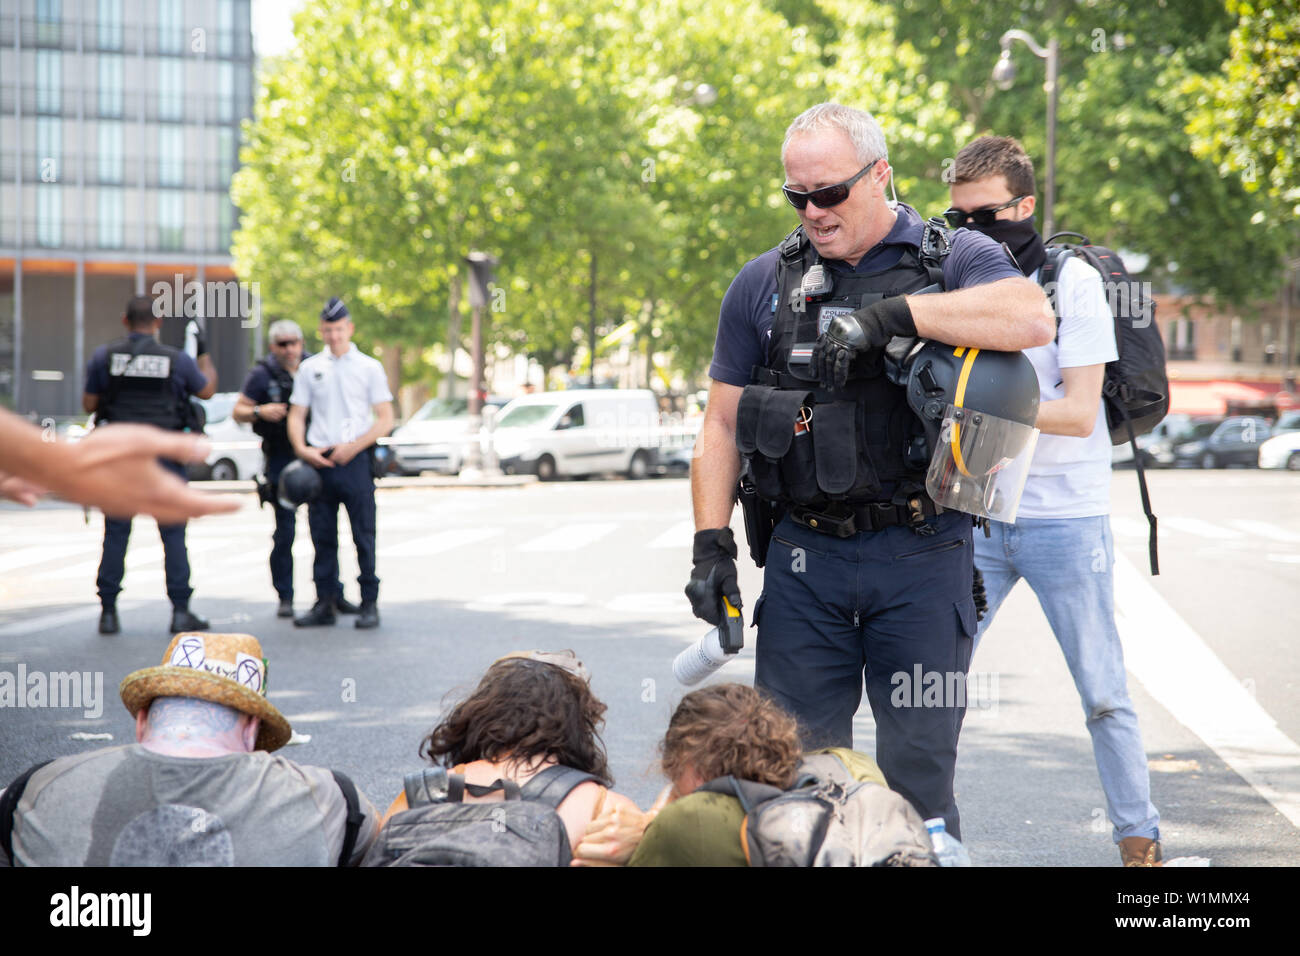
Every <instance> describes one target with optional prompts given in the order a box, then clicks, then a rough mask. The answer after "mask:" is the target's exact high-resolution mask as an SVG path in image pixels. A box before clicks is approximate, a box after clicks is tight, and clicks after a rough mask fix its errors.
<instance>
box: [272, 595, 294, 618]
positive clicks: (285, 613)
mask: <svg viewBox="0 0 1300 956" xmlns="http://www.w3.org/2000/svg"><path fill="white" fill-rule="evenodd" d="M275 616H276V617H293V598H280V607H279V609H278V610H276V612H275Z"/></svg>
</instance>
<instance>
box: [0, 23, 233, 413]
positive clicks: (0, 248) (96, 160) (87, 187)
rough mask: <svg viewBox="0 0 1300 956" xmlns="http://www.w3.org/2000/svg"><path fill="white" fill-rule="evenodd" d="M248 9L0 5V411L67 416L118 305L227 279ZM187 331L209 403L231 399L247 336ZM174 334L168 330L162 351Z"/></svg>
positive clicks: (112, 329)
mask: <svg viewBox="0 0 1300 956" xmlns="http://www.w3.org/2000/svg"><path fill="white" fill-rule="evenodd" d="M250 3H251V0H0V403H3V404H7V405H11V406H12V407H14V408H15V409H17V410H18V411H21V412H28V413H33V414H35V415H36V416H38V417H44V416H59V415H69V414H75V413H77V412H78V411H79V410H80V406H81V391H82V385H83V381H82V378H83V371H84V368H85V363H86V359H87V358H89V356H90V354H91V352H92V351H93V350H94V349H95V347H96V346H98V345H101V344H103V343H105V342H108V341H110V340H112V339H114V338H117V337H119V336H121V335H122V334H124V330H123V328H122V325H121V321H120V320H121V315H122V312H123V307H124V305H125V304H126V301H127V299H128V298H129V297H130V296H131V295H132V294H134V293H136V292H144V293H150V294H151V293H152V292H153V291H154V288H155V285H156V283H158V282H168V283H171V284H172V285H173V287H177V285H178V280H177V276H179V277H180V279H179V286H180V287H182V288H183V286H184V283H186V282H194V281H196V282H199V283H200V284H201V285H203V287H204V288H207V287H208V286H210V285H212V284H216V283H227V282H232V281H233V279H234V275H233V272H232V270H231V258H230V237H231V232H232V231H233V229H234V228H235V225H236V220H237V212H236V210H235V208H234V206H233V204H232V203H231V200H230V179H231V176H232V175H233V173H234V170H235V166H236V163H237V162H238V153H239V141H240V133H239V126H240V123H241V121H242V120H244V119H245V118H247V117H249V116H251V115H252V104H253V38H252V30H251V23H250V12H251V11H250ZM194 301H196V302H197V301H203V302H204V303H205V304H206V303H207V302H209V301H211V296H210V295H204V296H196V297H194ZM205 320H206V324H207V326H208V338H209V340H210V343H211V347H210V350H211V352H212V355H213V358H214V360H215V361H216V364H217V371H218V374H219V376H220V378H221V384H220V388H221V389H222V390H229V389H237V388H238V387H239V384H240V381H241V379H242V375H243V371H244V369H245V367H246V365H247V359H248V353H249V341H250V340H249V336H250V331H251V330H248V329H244V328H242V327H241V323H240V322H239V321H237V317H236V316H225V315H222V316H213V315H208V316H206V317H205ZM183 331H184V319H169V320H167V321H166V322H165V323H164V330H163V339H164V341H167V342H170V343H171V344H179V342H180V340H181V337H182V336H183Z"/></svg>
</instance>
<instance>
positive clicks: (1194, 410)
mask: <svg viewBox="0 0 1300 956" xmlns="http://www.w3.org/2000/svg"><path fill="white" fill-rule="evenodd" d="M1279 390H1280V386H1279V385H1278V384H1277V383H1276V382H1226V381H1216V382H1170V383H1169V411H1170V412H1181V413H1183V414H1184V415H1226V414H1228V406H1229V405H1234V406H1240V405H1251V406H1261V407H1268V408H1272V407H1274V406H1273V403H1274V399H1275V398H1276V395H1277V393H1278V391H1279Z"/></svg>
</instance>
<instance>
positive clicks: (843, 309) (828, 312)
mask: <svg viewBox="0 0 1300 956" xmlns="http://www.w3.org/2000/svg"><path fill="white" fill-rule="evenodd" d="M853 311H854V310H853V307H852V306H851V305H824V306H822V310H821V313H820V314H819V315H818V316H817V334H818V335H821V334H824V333H825V332H826V329H827V327H828V326H829V325H830V324H831V319H833V318H835V317H836V316H838V315H852V314H853Z"/></svg>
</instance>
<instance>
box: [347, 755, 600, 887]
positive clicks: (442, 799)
mask: <svg viewBox="0 0 1300 956" xmlns="http://www.w3.org/2000/svg"><path fill="white" fill-rule="evenodd" d="M588 780H594V781H596V782H597V783H602V784H603V783H604V781H602V780H601V779H600V778H599V777H597V776H595V775H594V774H590V773H586V772H584V771H582V770H574V769H573V768H571V767H562V766H554V767H547V768H546V769H545V770H543V771H541V772H540V773H538V774H536V775H535V776H534V777H533V778H532V779H530V780H529V781H528V782H527V783H526V784H524V785H523V786H522V787H520V786H519V785H518V784H516V783H515V782H514V781H512V780H501V779H499V780H497V781H496V782H495V783H493V784H492V785H491V786H487V787H479V786H475V785H473V784H467V783H466V782H465V778H464V777H463V776H462V775H461V774H458V773H448V771H447V770H446V768H444V767H433V768H430V769H426V770H417V771H415V772H414V773H409V774H407V775H406V803H407V806H408V807H409V808H410V809H408V810H403V811H402V812H401V813H398V814H395V815H394V816H393V818H392V819H391V820H389V821H388V823H387V824H386V825H385V826H384V828H383V830H381V831H380V832H379V837H378V839H376V840H375V842H374V844H373V845H372V846H371V847H370V850H369V851H368V852H367V853H366V858H365V860H364V861H363V862H362V864H361V865H362V866H568V865H569V861H570V860H571V859H572V858H573V851H572V850H571V849H570V847H569V834H568V831H566V830H565V828H564V821H563V820H561V819H560V815H559V814H558V813H557V812H556V809H557V808H558V807H559V805H560V804H561V803H562V802H563V801H564V798H565V797H567V796H568V795H569V793H570V792H571V791H572V790H573V789H574V788H575V787H577V786H578V785H579V784H583V783H586V782H587V781H588ZM497 790H500V791H503V792H504V794H505V800H504V801H501V802H496V801H485V802H482V803H465V802H464V799H465V794H466V793H467V792H468V793H469V794H470V795H471V796H475V797H481V796H486V795H487V794H489V793H492V792H494V791H497Z"/></svg>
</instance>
